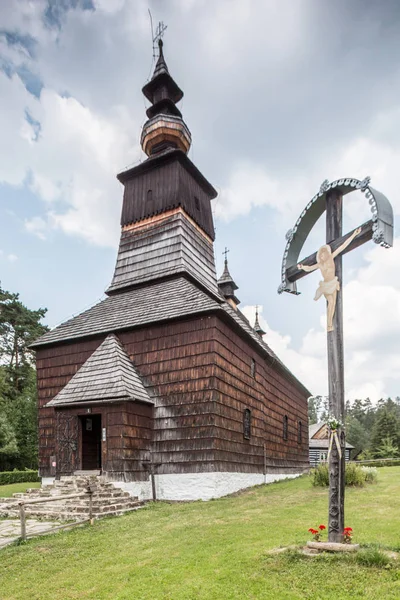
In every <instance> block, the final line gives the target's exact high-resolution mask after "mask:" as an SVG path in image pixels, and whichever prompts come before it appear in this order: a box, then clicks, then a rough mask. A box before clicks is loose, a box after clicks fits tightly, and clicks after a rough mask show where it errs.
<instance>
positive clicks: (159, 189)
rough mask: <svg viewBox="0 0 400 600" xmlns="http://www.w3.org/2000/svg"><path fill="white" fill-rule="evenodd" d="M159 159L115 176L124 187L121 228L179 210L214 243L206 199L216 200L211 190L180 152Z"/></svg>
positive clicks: (209, 211) (208, 200) (208, 204)
mask: <svg viewBox="0 0 400 600" xmlns="http://www.w3.org/2000/svg"><path fill="white" fill-rule="evenodd" d="M161 159H162V160H160V157H158V158H150V159H148V160H147V161H145V163H143V164H142V165H139V166H138V167H136V168H133V169H132V170H130V171H129V172H126V173H124V174H121V175H120V176H119V178H120V180H122V181H123V183H124V185H125V190H124V202H123V208H122V216H121V225H122V226H124V225H128V224H129V223H135V222H137V221H141V220H143V219H146V218H148V217H151V216H152V215H157V214H159V213H161V212H164V211H166V210H168V209H172V208H176V207H178V206H181V207H182V208H184V210H185V211H186V212H187V213H188V215H189V216H190V217H191V218H192V219H193V220H194V221H195V222H196V223H197V224H198V225H199V226H200V227H201V228H202V229H203V231H205V232H206V233H207V235H209V236H210V238H211V239H214V237H215V233H214V225H213V221H212V213H211V210H210V199H212V198H214V197H215V196H216V192H215V190H214V188H212V186H210V184H209V183H208V182H207V181H206V179H205V178H204V177H203V176H202V175H201V173H200V172H199V171H198V169H197V168H196V167H195V166H194V165H193V163H192V162H191V161H190V159H189V158H188V157H187V156H186V155H185V154H184V153H183V152H181V151H174V152H170V153H169V156H168V157H167V156H164V157H161ZM148 190H152V194H151V200H148ZM196 198H197V200H198V203H199V206H200V210H199V209H198V208H197V202H196Z"/></svg>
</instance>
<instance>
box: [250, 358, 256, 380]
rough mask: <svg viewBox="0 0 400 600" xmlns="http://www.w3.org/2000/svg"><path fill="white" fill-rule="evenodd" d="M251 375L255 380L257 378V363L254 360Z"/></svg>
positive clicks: (252, 360)
mask: <svg viewBox="0 0 400 600" xmlns="http://www.w3.org/2000/svg"><path fill="white" fill-rule="evenodd" d="M250 375H251V376H252V378H253V379H255V378H256V361H255V360H254V358H252V359H251V365H250Z"/></svg>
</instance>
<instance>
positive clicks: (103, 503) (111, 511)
mask: <svg viewBox="0 0 400 600" xmlns="http://www.w3.org/2000/svg"><path fill="white" fill-rule="evenodd" d="M89 486H90V489H91V490H92V491H93V496H92V515H93V518H101V517H105V516H113V515H115V516H118V515H121V514H125V513H126V512H129V511H133V510H138V509H139V508H140V507H141V506H143V502H139V500H138V499H137V498H135V497H133V496H131V495H130V494H129V493H128V492H125V491H124V490H121V489H118V488H116V487H115V486H114V485H113V484H112V483H110V482H108V481H105V480H104V479H103V478H102V477H101V476H98V475H97V476H96V475H93V474H90V475H89V476H87V477H85V476H83V475H82V474H79V475H77V476H74V477H71V476H68V477H61V479H60V480H57V481H55V482H54V484H53V485H49V486H45V487H42V488H32V489H28V490H27V491H26V493H24V494H22V493H17V494H14V495H13V497H12V498H0V516H9V517H18V516H19V509H18V501H19V500H26V501H27V502H28V501H29V500H37V499H40V498H43V499H46V500H47V499H49V498H52V500H53V501H47V502H45V503H43V504H40V503H38V504H32V505H29V504H27V505H26V506H25V511H26V515H27V516H28V517H35V518H39V519H45V520H51V519H55V520H57V521H75V520H83V519H85V518H88V517H89V496H88V495H86V496H82V497H80V498H70V499H64V497H65V496H68V495H71V494H78V493H83V492H86V491H87V489H88V487H89Z"/></svg>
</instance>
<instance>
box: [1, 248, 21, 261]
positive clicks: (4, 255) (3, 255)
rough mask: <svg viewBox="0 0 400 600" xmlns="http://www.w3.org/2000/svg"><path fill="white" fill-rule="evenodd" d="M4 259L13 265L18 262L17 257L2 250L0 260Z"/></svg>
mask: <svg viewBox="0 0 400 600" xmlns="http://www.w3.org/2000/svg"><path fill="white" fill-rule="evenodd" d="M2 258H3V259H5V260H8V261H9V262H11V263H13V262H15V261H16V260H18V256H17V255H16V254H12V253H10V254H7V253H6V252H4V250H0V259H2Z"/></svg>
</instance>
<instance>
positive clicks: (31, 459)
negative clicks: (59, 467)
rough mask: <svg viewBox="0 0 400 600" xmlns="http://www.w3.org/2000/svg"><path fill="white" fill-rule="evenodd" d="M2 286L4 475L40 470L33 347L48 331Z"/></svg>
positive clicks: (36, 313) (0, 445) (0, 466)
mask: <svg viewBox="0 0 400 600" xmlns="http://www.w3.org/2000/svg"><path fill="white" fill-rule="evenodd" d="M46 312H47V311H46V309H45V308H39V309H38V310H30V309H28V308H27V307H26V306H25V305H24V304H23V303H22V302H21V300H20V298H19V295H18V294H14V293H12V292H8V291H6V290H4V289H3V288H2V287H1V286H0V471H7V470H12V469H25V468H31V469H35V468H37V448H38V434H37V391H36V370H35V366H34V353H33V351H32V350H31V349H30V344H32V343H33V342H34V341H35V340H36V339H37V338H38V337H40V336H41V335H42V334H43V333H45V331H47V330H48V328H47V327H46V326H45V325H43V324H42V323H41V320H42V319H43V317H44V316H45V314H46Z"/></svg>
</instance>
